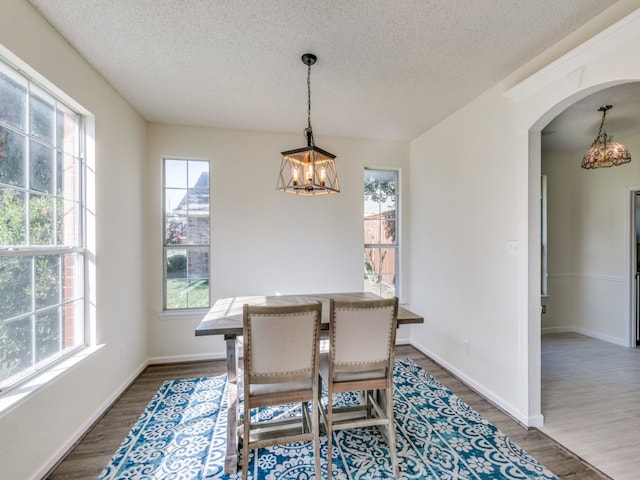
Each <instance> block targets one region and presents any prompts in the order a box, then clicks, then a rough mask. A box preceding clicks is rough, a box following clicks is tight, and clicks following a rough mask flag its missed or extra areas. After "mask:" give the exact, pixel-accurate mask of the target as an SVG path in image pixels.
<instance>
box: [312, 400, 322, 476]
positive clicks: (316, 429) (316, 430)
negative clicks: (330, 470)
mask: <svg viewBox="0 0 640 480" xmlns="http://www.w3.org/2000/svg"><path fill="white" fill-rule="evenodd" d="M311 407H312V412H311V413H312V415H313V419H312V422H313V465H314V467H315V471H316V479H317V480H322V473H321V471H320V399H318V398H316V399H315V400H314V401H313V402H312V403H311Z"/></svg>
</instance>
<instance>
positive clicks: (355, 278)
mask: <svg viewBox="0 0 640 480" xmlns="http://www.w3.org/2000/svg"><path fill="white" fill-rule="evenodd" d="M317 128H318V131H317V132H316V135H315V137H316V142H317V143H318V144H319V146H321V147H322V148H323V149H325V150H328V151H329V152H331V153H334V154H335V155H337V158H336V166H337V169H338V176H339V178H340V187H341V193H340V194H338V195H324V196H319V197H297V196H295V195H288V194H284V193H281V192H278V191H276V189H275V186H276V178H277V175H278V171H279V168H280V161H281V158H282V157H281V155H280V152H282V151H284V150H289V149H291V148H297V147H301V146H303V145H305V138H304V137H303V135H286V134H275V133H274V134H271V133H255V132H243V131H234V130H220V129H214V128H194V127H180V126H170V125H158V124H151V125H149V135H148V145H149V153H148V159H147V189H148V196H147V202H148V204H149V206H150V207H149V208H148V217H147V219H148V223H147V229H148V231H149V232H152V235H151V238H150V240H149V241H148V242H147V252H148V255H147V259H148V262H149V278H148V283H149V286H150V296H149V299H150V310H151V311H150V315H149V325H150V338H151V357H152V358H153V359H154V361H158V360H169V359H176V358H206V357H212V356H213V357H223V356H224V351H225V350H224V343H223V341H222V338H221V337H198V338H196V337H195V336H194V329H195V327H196V326H197V324H198V321H199V318H197V317H196V318H193V317H191V318H176V319H166V318H163V319H161V318H159V314H160V313H161V311H162V266H163V261H162V249H161V248H162V238H163V237H162V228H163V227H162V225H163V223H162V218H161V213H162V212H161V205H162V200H161V199H162V178H161V174H162V171H161V169H162V159H163V157H167V156H168V157H170V156H175V157H179V158H197V159H208V160H210V162H211V166H210V183H211V234H212V243H211V245H212V249H211V252H212V254H211V258H210V262H211V263H210V269H211V289H212V295H213V299H212V300H213V301H215V300H216V299H218V298H224V297H228V296H237V295H240V296H242V295H275V294H292V293H301V292H307V293H308V292H318V293H330V292H340V291H361V290H362V286H363V266H362V265H363V264H362V258H363V256H362V255H363V250H362V248H363V247H362V242H363V238H364V237H363V223H362V218H363V170H364V167H365V166H367V167H375V168H394V169H395V168H398V169H400V182H401V205H400V211H401V215H402V218H401V223H400V226H401V232H400V233H401V242H402V245H401V248H402V251H403V252H404V257H403V263H402V266H401V270H402V278H401V283H402V286H405V285H407V283H408V282H407V279H408V276H409V269H410V263H409V262H408V260H407V259H408V252H409V248H410V243H409V241H410V230H409V224H410V222H409V197H410V190H409V181H408V166H409V148H408V144H407V143H406V142H384V141H371V140H357V139H346V138H339V137H324V136H322V132H321V128H320V127H317ZM408 293H409V292H408V288H405V289H402V293H401V295H400V296H401V302H408V301H409V296H408ZM408 332H409V327H401V329H400V331H399V332H398V339H399V340H403V339H407V338H408Z"/></svg>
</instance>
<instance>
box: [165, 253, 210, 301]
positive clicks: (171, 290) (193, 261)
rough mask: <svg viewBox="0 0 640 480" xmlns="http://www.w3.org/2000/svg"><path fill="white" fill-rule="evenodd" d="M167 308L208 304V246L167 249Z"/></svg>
mask: <svg viewBox="0 0 640 480" xmlns="http://www.w3.org/2000/svg"><path fill="white" fill-rule="evenodd" d="M165 278H166V282H167V283H166V294H167V299H166V303H167V308H168V309H178V308H206V307H208V306H209V249H208V248H189V249H167V261H166V272H165Z"/></svg>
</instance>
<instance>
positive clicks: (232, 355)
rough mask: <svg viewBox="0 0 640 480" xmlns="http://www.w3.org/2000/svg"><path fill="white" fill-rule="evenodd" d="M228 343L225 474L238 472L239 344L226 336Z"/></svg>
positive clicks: (234, 338) (233, 338)
mask: <svg viewBox="0 0 640 480" xmlns="http://www.w3.org/2000/svg"><path fill="white" fill-rule="evenodd" d="M224 339H225V340H226V343H227V382H228V385H227V391H228V393H229V400H228V405H227V452H226V455H225V460H224V473H226V474H227V475H231V474H234V473H236V472H237V471H238V342H237V338H236V336H235V335H225V336H224Z"/></svg>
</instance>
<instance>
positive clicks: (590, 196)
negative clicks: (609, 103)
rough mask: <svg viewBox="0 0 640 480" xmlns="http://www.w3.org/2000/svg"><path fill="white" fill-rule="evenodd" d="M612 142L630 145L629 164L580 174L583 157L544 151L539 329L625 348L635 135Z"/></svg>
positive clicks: (636, 178)
mask: <svg viewBox="0 0 640 480" xmlns="http://www.w3.org/2000/svg"><path fill="white" fill-rule="evenodd" d="M638 115H640V112H638ZM611 133H614V134H615V132H611ZM615 140H616V141H619V142H621V143H623V144H624V145H625V146H627V148H628V149H629V151H630V153H631V157H632V161H631V163H628V164H625V165H621V166H619V167H613V168H602V169H596V170H584V169H583V168H581V167H580V161H581V159H582V155H583V154H584V151H581V152H572V153H569V152H542V173H543V174H546V175H547V177H548V179H547V181H548V200H549V203H548V246H549V257H548V271H549V295H550V296H549V298H547V299H545V303H546V305H547V313H546V314H545V315H543V316H542V331H543V332H554V331H577V332H580V333H584V334H586V335H591V336H594V337H596V338H600V339H602V340H606V341H609V342H613V343H616V344H618V345H624V346H627V345H628V344H629V342H628V336H629V330H630V325H629V303H628V301H627V299H628V295H627V291H626V288H627V285H628V283H627V282H626V281H625V280H626V278H627V275H628V273H629V261H630V258H629V256H630V255H629V239H628V234H629V232H630V226H631V224H630V222H631V219H630V218H629V212H630V210H629V204H630V198H629V195H630V191H629V188H630V187H631V186H634V185H635V186H637V185H640V162H639V161H638V160H640V136H634V137H631V138H620V137H618V136H616V137H615ZM587 147H588V145H587V146H585V151H586V148H587Z"/></svg>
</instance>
